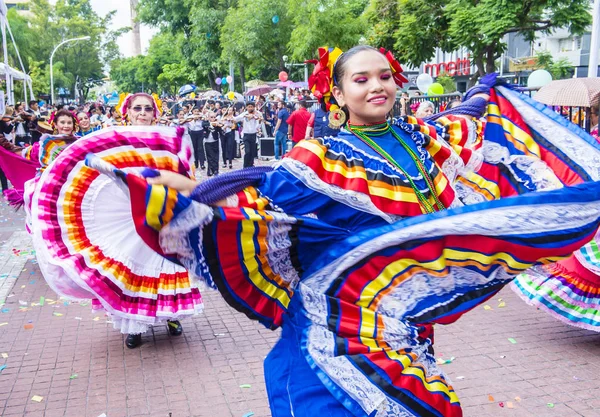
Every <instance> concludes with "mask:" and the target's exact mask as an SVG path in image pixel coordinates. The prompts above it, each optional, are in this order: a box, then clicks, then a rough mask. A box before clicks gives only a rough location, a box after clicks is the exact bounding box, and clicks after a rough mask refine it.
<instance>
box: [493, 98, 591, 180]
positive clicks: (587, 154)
mask: <svg viewBox="0 0 600 417" xmlns="http://www.w3.org/2000/svg"><path fill="white" fill-rule="evenodd" d="M498 90H499V91H500V93H502V95H504V97H506V98H507V99H508V100H509V101H510V103H511V104H512V105H513V106H514V107H515V110H516V111H517V112H518V113H520V115H521V117H522V118H523V120H524V121H525V123H527V124H528V125H530V126H532V127H533V128H534V129H535V130H536V131H537V132H539V133H540V135H541V136H543V137H544V138H545V139H546V140H547V141H549V142H550V143H552V144H553V145H555V146H556V147H557V148H559V149H560V150H561V151H562V152H564V153H565V155H566V156H567V157H568V158H570V159H571V160H573V161H574V162H575V163H576V164H578V165H579V166H581V167H582V168H583V169H584V170H585V171H586V172H587V173H588V175H590V177H592V179H593V180H594V181H599V180H600V149H598V148H597V147H595V146H593V145H591V144H589V143H587V142H586V141H584V140H582V139H581V138H579V137H578V136H577V135H576V134H575V133H573V132H571V131H569V130H568V129H567V128H565V127H564V126H562V125H560V124H559V123H556V122H554V121H552V120H551V119H549V118H548V117H547V116H545V115H543V114H542V113H541V112H540V111H539V110H537V109H535V108H533V107H532V106H530V105H529V104H527V103H525V102H524V101H523V100H521V99H520V98H519V96H518V94H517V93H516V92H514V91H512V90H510V89H507V88H506V87H498Z"/></svg>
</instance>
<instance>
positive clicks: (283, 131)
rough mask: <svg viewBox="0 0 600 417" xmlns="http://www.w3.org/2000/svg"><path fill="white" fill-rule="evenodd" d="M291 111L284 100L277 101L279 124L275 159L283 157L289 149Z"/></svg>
mask: <svg viewBox="0 0 600 417" xmlns="http://www.w3.org/2000/svg"><path fill="white" fill-rule="evenodd" d="M289 117H290V113H289V112H288V110H287V107H286V106H285V103H284V102H283V101H278V102H277V124H276V125H275V129H274V133H275V159H277V160H279V159H281V156H282V155H284V154H285V153H286V151H287V135H288V123H287V121H288V119H289Z"/></svg>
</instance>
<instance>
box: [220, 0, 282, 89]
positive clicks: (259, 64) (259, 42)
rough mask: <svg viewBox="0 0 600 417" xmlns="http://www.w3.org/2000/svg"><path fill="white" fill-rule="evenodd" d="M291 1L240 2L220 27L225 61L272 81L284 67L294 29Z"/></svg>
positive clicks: (247, 0) (242, 0) (259, 0)
mask: <svg viewBox="0 0 600 417" xmlns="http://www.w3.org/2000/svg"><path fill="white" fill-rule="evenodd" d="M288 4H289V0H240V1H239V3H238V6H237V7H236V8H235V9H230V10H229V12H228V13H227V17H226V18H225V21H224V22H223V26H222V28H221V45H222V47H223V52H222V55H221V56H222V59H223V61H225V62H229V61H230V60H233V61H234V62H238V63H242V64H244V65H245V67H247V68H248V72H249V73H250V74H252V76H255V77H258V78H261V79H273V78H275V77H276V75H277V73H278V72H279V71H280V70H281V69H283V68H285V67H284V61H283V56H284V55H286V53H287V43H288V42H289V40H290V36H291V33H292V29H293V21H292V19H291V18H290V17H289V16H288V15H287V10H288V8H289V6H288Z"/></svg>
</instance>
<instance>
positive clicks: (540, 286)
mask: <svg viewBox="0 0 600 417" xmlns="http://www.w3.org/2000/svg"><path fill="white" fill-rule="evenodd" d="M511 287H512V289H513V290H514V291H515V292H516V293H517V294H518V295H519V296H520V297H521V298H523V300H525V302H527V304H530V305H532V306H535V307H537V308H540V309H542V310H543V311H546V312H547V313H548V314H550V315H551V316H553V317H555V318H557V319H558V320H561V321H563V322H564V323H567V324H570V325H571V326H576V327H580V328H583V329H587V330H593V331H595V332H600V235H598V236H596V238H595V239H594V240H592V241H591V242H590V243H588V244H587V245H585V246H584V247H582V248H581V249H580V250H578V251H577V252H575V253H574V254H573V255H572V256H571V257H569V258H567V259H565V260H562V261H559V262H556V263H553V264H550V265H542V266H537V267H535V268H531V269H530V270H528V271H527V272H525V273H523V274H521V275H519V276H518V277H517V279H516V280H514V281H513V283H512V284H511Z"/></svg>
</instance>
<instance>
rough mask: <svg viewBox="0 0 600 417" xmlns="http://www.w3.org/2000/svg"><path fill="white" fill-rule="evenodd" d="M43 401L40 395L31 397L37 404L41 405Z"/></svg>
mask: <svg viewBox="0 0 600 417" xmlns="http://www.w3.org/2000/svg"><path fill="white" fill-rule="evenodd" d="M43 399H44V397H41V396H39V395H34V396H33V397H31V401H35V402H36V403H41V402H42V400H43Z"/></svg>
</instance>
